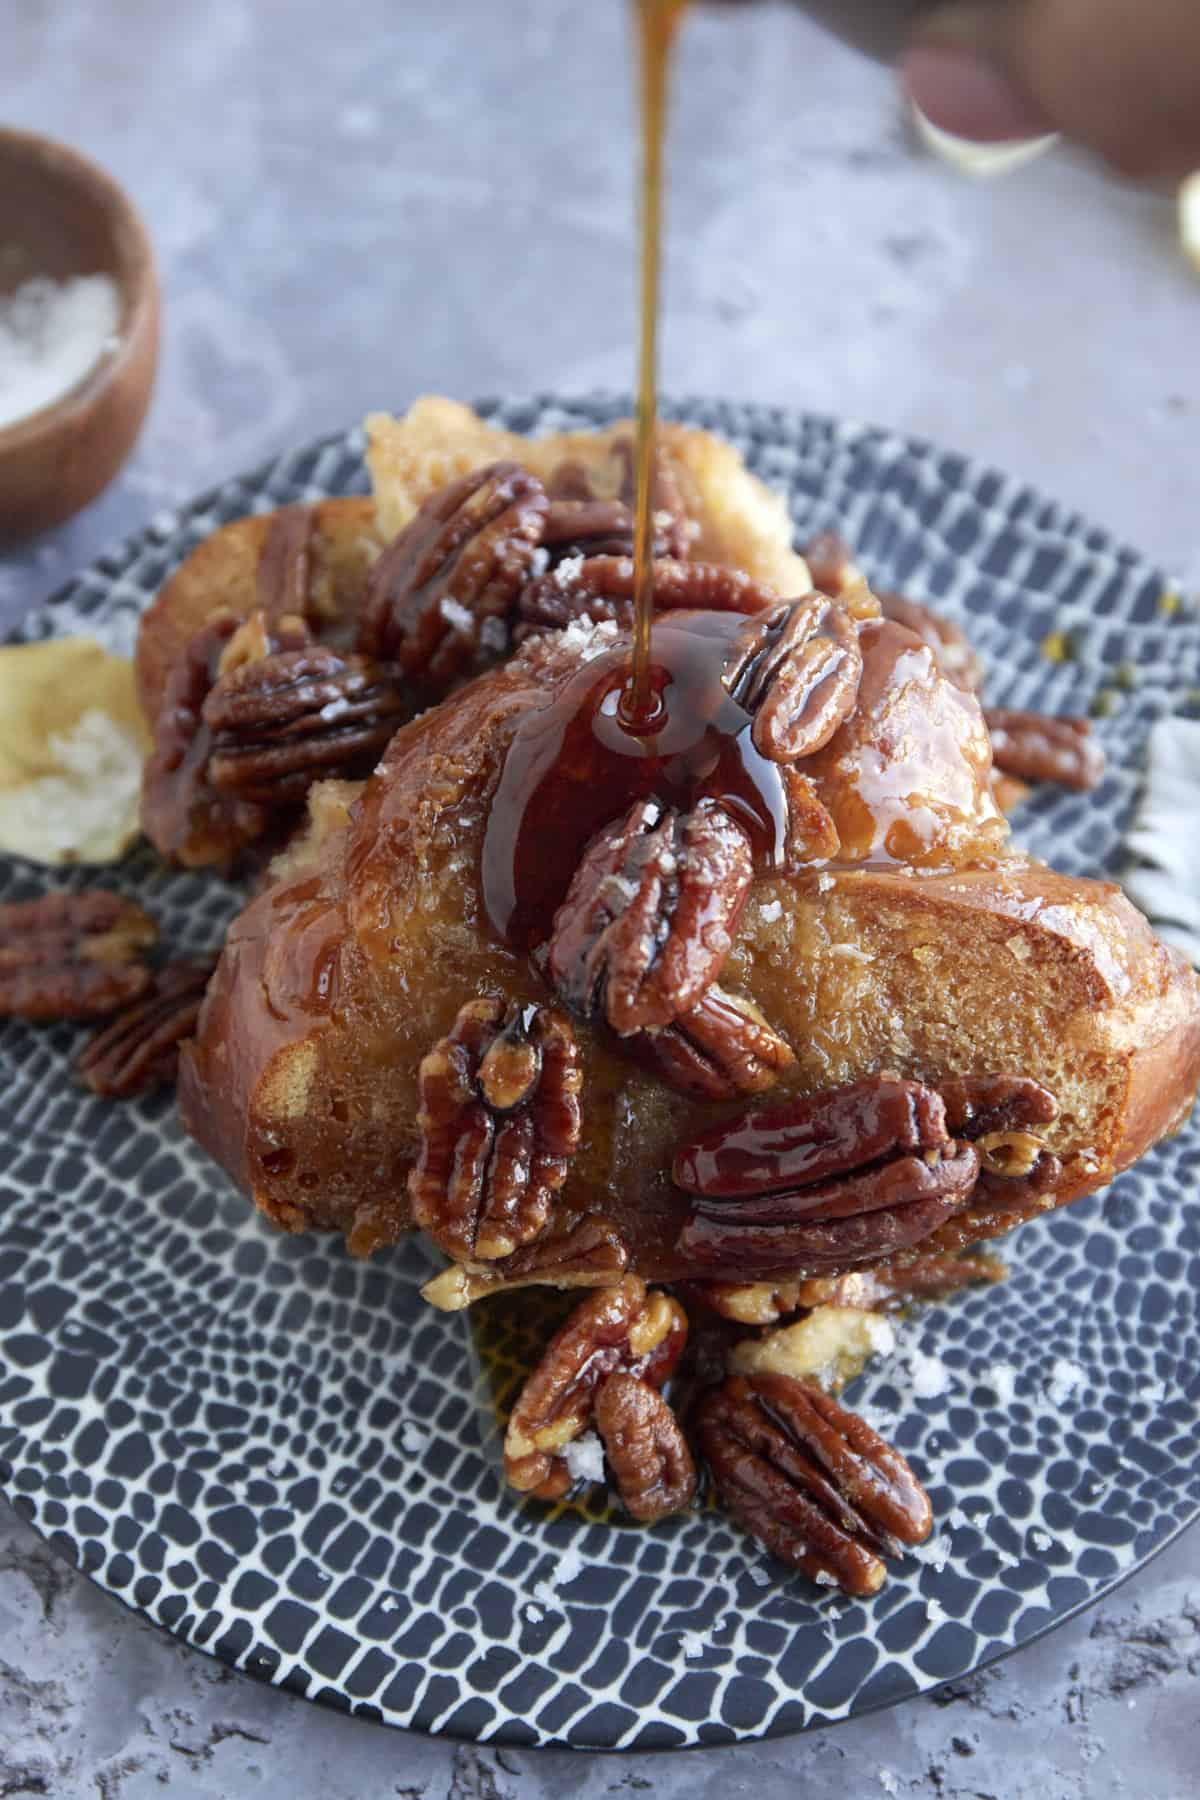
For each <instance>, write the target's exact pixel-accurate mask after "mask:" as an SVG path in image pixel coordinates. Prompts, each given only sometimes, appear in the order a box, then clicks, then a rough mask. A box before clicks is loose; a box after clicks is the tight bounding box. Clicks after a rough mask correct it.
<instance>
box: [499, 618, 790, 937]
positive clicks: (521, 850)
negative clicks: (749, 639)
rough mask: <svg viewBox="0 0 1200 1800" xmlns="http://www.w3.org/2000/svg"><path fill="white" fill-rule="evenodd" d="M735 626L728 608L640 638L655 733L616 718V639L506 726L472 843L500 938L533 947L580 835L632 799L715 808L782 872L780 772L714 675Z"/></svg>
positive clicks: (575, 859)
mask: <svg viewBox="0 0 1200 1800" xmlns="http://www.w3.org/2000/svg"><path fill="white" fill-rule="evenodd" d="M744 625H745V620H744V619H743V618H742V617H741V616H740V614H736V613H700V612H698V613H674V614H671V615H669V616H668V617H666V618H663V619H660V620H659V621H658V622H657V623H656V624H655V625H654V628H653V631H652V634H651V653H650V666H649V670H648V679H649V692H650V696H651V703H652V708H653V729H652V730H651V731H650V732H649V733H648V734H647V735H646V736H644V737H635V736H634V735H633V734H632V733H631V732H630V731H629V730H628V728H627V727H626V726H625V725H624V724H623V723H622V722H621V717H620V712H621V702H622V699H623V697H624V695H625V693H626V687H627V680H628V670H629V651H628V647H627V645H625V644H622V645H621V646H620V647H618V648H616V649H614V650H612V651H611V652H610V653H608V654H607V655H605V656H601V657H597V658H596V659H595V660H594V661H592V662H588V663H585V664H584V665H583V666H582V667H581V668H580V670H579V671H578V673H577V674H575V675H573V676H572V677H571V678H570V679H569V680H568V681H567V683H566V684H565V686H564V687H563V688H562V689H561V690H560V692H559V693H558V694H557V695H556V697H555V698H554V699H553V700H552V701H551V702H550V704H549V705H548V706H546V707H543V708H540V709H539V710H538V711H536V712H531V713H530V714H529V716H528V717H527V718H526V719H525V720H524V721H523V722H522V724H521V725H520V726H519V727H518V728H517V732H516V735H515V736H514V738H513V741H512V744H511V747H510V748H509V751H508V755H507V758H506V760H505V764H504V771H503V774H502V775H501V777H500V784H499V786H498V788H497V790H496V796H495V799H494V801H493V802H492V811H491V817H490V818H489V820H488V827H487V833H486V836H485V838H484V843H483V897H484V904H485V906H486V908H487V913H488V917H489V918H490V920H491V922H492V925H493V926H494V928H495V930H496V931H497V932H498V933H499V935H500V936H501V937H502V938H503V939H505V940H506V942H508V943H511V944H515V945H519V946H523V947H526V948H531V947H532V946H534V945H536V944H538V943H540V942H542V941H543V940H544V939H545V938H547V937H548V936H549V935H550V929H551V925H552V923H553V920H554V914H555V910H556V909H557V907H558V906H559V904H560V903H561V901H562V899H563V897H564V896H565V894H566V891H567V888H568V887H569V886H570V883H571V878H572V876H573V875H574V874H575V871H576V869H577V868H578V867H579V863H580V861H581V859H582V856H583V851H584V849H585V847H586V845H587V844H588V843H589V842H590V841H591V839H592V838H593V837H594V836H595V835H596V833H597V832H598V831H600V830H601V829H602V828H603V827H604V826H605V825H610V824H611V823H612V822H613V820H614V819H618V818H620V817H621V816H622V815H623V814H624V813H625V812H626V811H627V810H628V808H629V806H630V805H631V804H632V803H633V801H635V800H639V799H644V798H646V797H649V796H653V797H654V798H655V799H658V800H662V801H664V802H667V803H670V804H672V805H676V806H680V807H683V808H687V807H690V806H692V805H694V804H695V802H696V801H697V800H698V799H700V798H701V797H703V796H710V797H712V798H713V799H717V800H719V801H720V802H721V803H722V805H723V806H724V807H725V809H726V811H727V812H729V813H730V814H732V816H733V817H734V818H735V819H736V820H737V821H738V823H739V824H740V825H741V826H742V827H743V829H744V830H745V832H746V835H747V837H748V838H749V839H750V844H751V847H752V849H753V851H754V854H755V859H756V862H757V865H758V867H759V868H760V869H761V870H763V871H768V870H773V869H778V868H780V867H782V865H783V862H784V857H785V850H786V838H787V824H788V811H787V794H786V791H785V787H784V780H783V774H782V771H781V769H780V767H779V765H778V764H777V763H772V762H768V761H767V760H766V758H765V757H763V756H761V755H760V754H759V752H758V751H757V750H756V749H755V748H754V745H753V744H752V743H751V741H750V732H751V728H752V725H753V719H752V717H751V715H750V714H749V713H748V712H746V711H745V710H744V709H743V708H742V707H740V706H739V705H738V704H737V702H736V700H734V699H732V698H731V696H730V694H729V692H728V690H727V688H726V687H725V684H724V681H723V679H722V677H723V675H724V672H725V668H726V664H727V661H728V658H729V655H730V652H731V650H732V648H733V644H734V640H735V639H736V637H737V635H738V632H739V631H740V630H741V629H742V627H743V626H744Z"/></svg>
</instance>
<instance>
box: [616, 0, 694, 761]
mask: <svg viewBox="0 0 1200 1800" xmlns="http://www.w3.org/2000/svg"><path fill="white" fill-rule="evenodd" d="M688 3H689V0H633V16H634V27H635V32H636V36H637V40H638V57H639V98H640V111H641V143H642V160H641V172H640V192H639V219H640V237H641V291H640V302H639V317H640V348H639V355H638V396H637V436H636V444H635V476H636V490H635V491H636V507H635V514H634V546H633V568H634V627H633V663H632V668H631V670H630V677H629V685H628V687H627V688H626V690H625V692H624V694H623V695H622V697H621V705H620V709H619V717H620V722H621V724H622V725H623V726H624V727H625V729H626V730H627V731H629V732H630V734H631V735H633V736H635V737H646V736H648V735H649V734H650V733H651V732H652V731H653V729H654V726H655V723H656V719H657V715H658V714H659V713H660V712H661V707H662V700H661V696H660V695H658V694H656V693H655V689H654V686H653V683H652V682H651V678H650V635H651V627H652V625H653V622H654V468H655V439H656V436H657V426H658V298H659V284H660V272H661V261H662V255H661V243H662V213H663V162H664V149H665V140H666V128H667V106H668V100H669V97H670V79H671V64H672V60H673V56H674V50H675V43H676V39H677V37H678V33H679V27H680V24H681V23H682V20H683V15H684V12H685V11H686V9H687V6H688Z"/></svg>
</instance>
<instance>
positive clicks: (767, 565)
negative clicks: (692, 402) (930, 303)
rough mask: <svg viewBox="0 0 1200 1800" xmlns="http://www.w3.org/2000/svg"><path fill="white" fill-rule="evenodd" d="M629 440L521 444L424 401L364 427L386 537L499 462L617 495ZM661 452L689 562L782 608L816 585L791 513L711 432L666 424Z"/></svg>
mask: <svg viewBox="0 0 1200 1800" xmlns="http://www.w3.org/2000/svg"><path fill="white" fill-rule="evenodd" d="M633 430H634V426H633V422H632V420H630V419H619V420H618V421H617V422H616V423H615V424H613V425H609V426H607V427H606V428H605V429H604V430H602V431H569V432H551V433H550V434H549V435H547V436H545V437H536V438H527V437H522V436H520V435H519V434H518V433H517V432H513V431H501V430H498V429H497V427H495V426H494V425H488V424H486V423H485V422H484V420H482V419H481V418H480V417H479V415H478V414H477V413H475V412H472V410H471V408H470V407H469V406H463V405H462V404H461V403H460V402H459V401H457V400H447V399H444V398H442V397H441V396H439V395H435V394H427V395H424V396H422V398H421V399H419V400H417V401H415V402H414V404H413V405H412V406H411V407H410V409H409V411H408V412H407V413H406V415H405V416H404V417H403V418H402V419H393V418H391V417H390V416H389V415H388V414H387V413H373V414H371V416H370V417H369V418H368V419H367V439H368V447H367V463H368V465H369V467H370V470H371V480H372V484H373V486H374V490H375V498H376V503H377V505H378V508H379V520H380V524H381V526H382V528H383V530H384V531H385V532H386V533H387V534H388V535H389V536H394V535H395V533H396V532H398V531H402V530H403V529H404V527H405V526H406V525H407V524H408V522H409V520H410V519H411V518H412V516H413V514H414V513H415V511H416V510H417V508H418V506H420V505H421V503H422V502H423V501H424V500H427V499H428V498H429V496H430V494H433V493H436V491H437V490H438V488H440V487H444V486H445V485H446V483H447V482H449V481H455V480H457V479H458V477H459V476H461V475H466V474H469V473H470V472H471V471H472V470H474V469H480V468H483V467H484V465H485V464H487V463H490V462H495V461H497V460H499V459H504V458H511V459H512V460H513V461H514V462H519V463H521V464H523V466H524V467H525V468H527V469H530V470H531V471H532V472H533V474H535V475H537V476H539V477H540V479H541V480H543V481H549V480H550V479H551V478H552V477H553V476H554V474H555V471H556V470H558V469H559V468H560V467H561V465H562V464H564V463H571V464H575V465H578V466H579V467H580V468H582V469H583V470H584V471H585V472H586V473H587V475H588V477H589V479H590V481H591V484H592V487H593V489H594V491H595V492H596V493H597V494H598V495H600V496H602V497H610V496H611V495H612V494H613V493H615V491H616V481H617V479H618V476H617V471H618V470H620V469H622V468H623V464H622V461H621V459H620V458H618V457H616V456H615V455H614V450H615V449H616V447H618V446H620V445H622V444H628V443H629V442H630V441H631V438H632V433H633ZM657 441H658V449H659V455H660V456H661V458H662V461H663V463H664V464H665V465H666V468H667V469H668V471H669V472H670V475H671V476H672V477H673V479H674V483H675V486H676V487H677V488H678V490H679V495H680V498H681V499H682V501H683V504H684V507H685V509H686V511H687V513H688V516H689V518H690V519H691V520H692V522H693V523H694V525H695V526H696V528H697V536H696V539H695V541H694V542H693V544H692V546H691V550H690V556H691V559H692V560H693V561H695V562H714V563H720V564H721V565H723V566H725V567H727V568H731V569H741V570H743V571H744V572H745V573H746V574H747V575H749V576H751V577H752V578H753V579H754V580H755V581H760V582H764V583H765V584H766V585H767V586H768V587H772V588H774V589H775V591H776V592H777V593H779V594H781V595H783V596H784V597H785V598H791V597H793V596H796V595H800V594H805V593H807V592H808V590H809V588H810V586H811V585H812V583H811V581H810V580H809V574H808V565H807V563H806V562H805V561H804V558H803V557H802V556H800V555H799V554H798V553H797V552H796V551H795V550H794V549H793V548H792V526H791V520H790V518H789V516H788V511H787V507H786V505H785V504H784V502H783V500H782V499H781V498H780V496H779V495H778V494H775V493H773V492H772V491H771V489H770V488H768V487H767V486H766V485H765V483H763V482H762V481H760V480H759V479H758V477H757V476H756V475H752V474H751V472H750V471H749V469H747V468H746V466H745V464H744V463H743V461H742V459H741V457H740V456H739V455H738V453H737V451H736V450H735V449H734V447H733V445H732V444H728V443H726V442H725V440H724V439H723V438H719V437H715V436H714V435H713V434H712V433H711V432H708V431H697V430H695V429H694V428H692V427H689V426H686V425H675V424H672V423H670V422H669V421H663V422H661V423H660V425H659V427H658V440H657Z"/></svg>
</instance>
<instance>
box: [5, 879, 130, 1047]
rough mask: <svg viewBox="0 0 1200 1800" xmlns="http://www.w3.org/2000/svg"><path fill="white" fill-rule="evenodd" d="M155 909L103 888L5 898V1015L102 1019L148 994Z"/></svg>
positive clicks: (38, 1018)
mask: <svg viewBox="0 0 1200 1800" xmlns="http://www.w3.org/2000/svg"><path fill="white" fill-rule="evenodd" d="M157 936H158V927H157V925H156V924H155V923H154V920H153V919H152V918H150V916H149V914H148V913H145V912H143V910H142V908H141V907H140V906H137V905H135V904H134V902H133V901H132V900H123V899H122V898H121V896H120V895H119V894H112V893H109V892H108V891H107V890H106V889H103V888H93V889H91V890H90V891H89V892H87V893H82V894H46V895H44V896H43V897H42V898H41V899H40V900H21V901H16V902H13V903H11V904H9V905H6V906H0V1018H8V1019H28V1020H30V1021H31V1022H37V1023H49V1022H51V1021H53V1020H56V1019H103V1018H105V1017H107V1016H108V1015H109V1014H110V1013H115V1012H118V1011H119V1010H120V1009H121V1007H123V1006H127V1005H129V1004H130V1002H131V1001H134V1000H138V999H140V998H141V997H142V995H143V994H145V993H146V992H147V991H148V989H149V987H150V985H151V981H152V976H151V974H150V970H149V969H148V968H147V967H146V964H145V961H144V955H145V952H146V951H147V950H148V949H149V948H150V947H151V945H152V944H153V943H154V941H155V939H156V938H157Z"/></svg>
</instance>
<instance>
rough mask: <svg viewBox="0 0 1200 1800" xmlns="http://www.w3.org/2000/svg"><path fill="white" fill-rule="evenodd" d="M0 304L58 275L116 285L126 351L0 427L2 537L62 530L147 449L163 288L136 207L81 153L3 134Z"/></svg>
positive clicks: (120, 338) (120, 344)
mask: <svg viewBox="0 0 1200 1800" xmlns="http://www.w3.org/2000/svg"><path fill="white" fill-rule="evenodd" d="M0 245H2V246H3V247H4V252H5V254H4V261H3V266H2V267H0V294H11V293H12V292H14V291H15V289H16V288H18V287H20V286H21V284H22V283H23V282H25V281H28V280H30V279H31V278H32V277H34V276H37V275H48V276H50V277H52V278H53V279H55V280H58V281H62V280H65V279H67V278H69V277H71V276H76V275H109V276H111V277H112V279H113V280H114V281H115V283H116V285H117V288H118V291H119V293H120V297H121V315H120V322H119V324H118V327H117V334H116V343H115V346H114V347H113V348H112V349H110V350H106V351H105V352H104V354H103V355H102V356H101V358H100V360H99V362H97V363H96V364H95V366H94V367H93V368H92V369H91V370H90V371H89V373H88V374H87V375H85V376H84V377H83V379H82V380H81V381H79V382H77V383H76V385H75V386H74V387H73V388H71V389H70V390H69V392H67V393H66V394H64V395H63V396H62V398H61V399H58V400H55V401H53V402H52V403H51V404H50V405H48V406H45V407H43V408H42V409H41V410H40V411H39V412H35V413H30V414H29V416H28V417H27V418H24V419H18V420H16V421H15V422H14V423H13V424H11V425H7V426H3V427H0V538H4V537H7V538H10V539H11V538H14V537H27V536H29V535H30V534H31V533H33V532H35V531H44V530H45V529H46V528H47V527H48V526H51V525H58V524H61V523H62V521H63V520H64V519H69V518H70V517H71V515H72V514H73V513H77V512H78V511H79V509H80V508H81V507H83V506H86V505H87V503H88V501H89V500H94V499H95V497H96V495H97V494H99V493H100V492H101V490H102V489H103V488H105V487H107V486H108V483H109V482H110V481H111V480H112V479H113V476H114V475H115V474H116V473H117V471H118V469H119V468H120V467H121V465H122V463H123V462H124V461H125V459H126V457H127V456H128V455H129V452H130V451H131V450H132V448H133V446H134V443H135V442H136V440H137V436H138V433H139V431H140V430H141V428H142V421H143V420H144V418H145V416H146V408H147V406H148V405H149V403H150V393H151V389H152V388H153V385H154V374H155V369H156V367H157V364H158V324H159V290H158V276H157V273H156V271H155V267H154V257H153V253H152V252H151V249H150V240H149V238H148V237H147V235H146V229H145V227H144V225H143V224H142V221H141V219H140V218H139V216H138V214H137V212H136V211H135V209H134V206H133V203H132V202H131V201H130V199H129V198H128V196H127V195H126V194H125V193H124V192H123V191H122V190H121V188H119V187H118V186H117V184H116V182H115V181H113V180H112V178H111V177H110V176H108V175H106V174H105V173H104V171H103V169H100V168H97V166H96V164H95V163H92V162H89V161H88V159H87V158H86V157H84V156H80V155H79V153H78V151H75V150H70V149H68V148H67V147H66V146H65V145H64V144H56V143H54V142H53V141H52V140H51V139H50V138H44V137H39V136H37V135H36V134H35V133H33V132H27V131H9V130H3V129H0Z"/></svg>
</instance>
